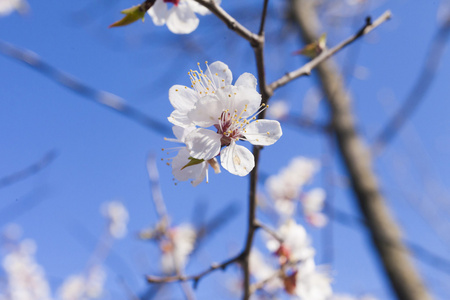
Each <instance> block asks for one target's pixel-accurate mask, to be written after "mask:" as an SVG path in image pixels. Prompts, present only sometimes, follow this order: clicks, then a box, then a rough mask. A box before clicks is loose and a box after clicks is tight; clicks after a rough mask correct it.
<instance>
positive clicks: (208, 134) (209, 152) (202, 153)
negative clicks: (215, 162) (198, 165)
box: [186, 128, 222, 160]
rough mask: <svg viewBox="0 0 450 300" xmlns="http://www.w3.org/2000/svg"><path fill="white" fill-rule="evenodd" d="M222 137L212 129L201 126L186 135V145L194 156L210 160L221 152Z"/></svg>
mask: <svg viewBox="0 0 450 300" xmlns="http://www.w3.org/2000/svg"><path fill="white" fill-rule="evenodd" d="M221 138H222V135H220V134H218V133H216V132H214V131H212V130H208V129H203V128H199V129H197V130H194V131H192V132H191V133H190V134H189V135H188V136H187V137H186V146H187V148H188V150H189V154H190V155H191V156H192V157H193V158H197V159H204V160H208V159H211V158H213V157H215V156H217V155H218V154H219V152H220V139H221Z"/></svg>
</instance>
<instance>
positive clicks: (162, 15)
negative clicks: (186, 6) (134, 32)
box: [147, 0, 169, 26]
mask: <svg viewBox="0 0 450 300" xmlns="http://www.w3.org/2000/svg"><path fill="white" fill-rule="evenodd" d="M147 13H148V14H149V15H150V17H151V18H152V20H153V23H154V24H155V25H156V26H162V25H164V24H166V20H167V14H168V13H169V9H168V8H167V4H166V3H165V2H164V1H163V0H156V2H155V4H153V6H152V7H150V9H149V10H148V11H147Z"/></svg>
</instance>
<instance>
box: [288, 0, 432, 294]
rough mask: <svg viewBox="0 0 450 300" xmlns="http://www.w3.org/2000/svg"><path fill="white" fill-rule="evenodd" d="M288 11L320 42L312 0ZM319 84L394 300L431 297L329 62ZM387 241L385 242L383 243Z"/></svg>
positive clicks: (305, 34) (295, 2) (295, 1)
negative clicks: (417, 270)
mask: <svg viewBox="0 0 450 300" xmlns="http://www.w3.org/2000/svg"><path fill="white" fill-rule="evenodd" d="M291 5H292V11H293V13H294V17H295V19H296V21H297V22H298V24H299V26H300V30H301V35H302V38H303V41H304V43H305V44H309V43H311V42H313V41H316V40H317V39H318V36H319V35H318V32H319V27H320V21H319V18H318V16H317V13H316V11H315V7H314V2H313V1H310V0H291ZM317 72H318V75H319V80H320V84H321V85H322V89H323V91H324V94H325V95H326V98H327V101H328V105H329V107H330V111H331V119H332V129H333V132H334V134H335V136H336V139H337V142H338V147H339V151H340V153H341V155H342V158H343V160H344V163H345V167H346V168H347V171H348V173H349V176H350V180H351V185H352V188H353V191H354V193H355V196H356V200H357V202H358V204H359V207H360V209H361V211H362V213H363V215H364V217H365V218H366V221H367V227H368V229H369V231H370V234H371V238H372V242H373V244H374V246H375V248H376V250H377V251H378V254H379V256H380V258H381V260H382V262H383V266H384V269H385V271H386V273H387V275H388V277H389V280H390V283H391V286H392V288H393V289H394V291H395V293H396V295H397V297H398V299H402V300H426V299H431V296H430V295H429V294H428V292H427V290H426V288H425V286H424V284H423V282H422V281H421V279H420V277H419V275H418V273H417V272H416V270H415V268H414V266H413V265H412V263H411V261H410V258H409V253H408V252H407V250H406V248H405V246H404V245H403V243H402V241H401V233H400V229H399V227H398V225H397V224H396V222H395V221H394V219H393V218H392V216H391V214H390V212H389V210H388V208H387V206H386V204H385V199H384V197H383V195H382V194H381V192H380V188H379V185H378V182H377V178H376V176H375V174H374V172H373V170H372V166H371V157H370V154H369V151H368V149H367V147H366V145H365V144H364V143H363V141H362V139H361V138H360V136H359V135H358V132H357V130H356V126H355V121H354V118H353V114H352V111H351V106H350V102H351V98H350V96H349V94H348V93H347V92H346V90H345V88H344V84H343V81H342V77H341V76H340V74H339V71H338V68H337V66H336V64H335V63H334V62H333V61H332V60H327V61H324V62H322V63H321V64H319V65H318V66H317ZM386 241H388V242H386Z"/></svg>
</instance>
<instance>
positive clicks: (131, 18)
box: [109, 5, 146, 28]
mask: <svg viewBox="0 0 450 300" xmlns="http://www.w3.org/2000/svg"><path fill="white" fill-rule="evenodd" d="M145 12H146V11H145V10H144V9H142V7H141V5H136V6H133V7H130V8H127V9H124V10H122V11H121V13H122V14H124V15H125V17H123V18H122V19H121V20H119V21H117V22H115V23H113V24H111V25H109V28H111V27H119V26H126V25H129V24H131V23H134V22H136V21H137V20H139V19H142V22H144V17H145Z"/></svg>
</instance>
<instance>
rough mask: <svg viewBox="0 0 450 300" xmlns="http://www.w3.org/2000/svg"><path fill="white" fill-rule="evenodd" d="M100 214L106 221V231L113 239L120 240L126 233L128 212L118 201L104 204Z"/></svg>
mask: <svg viewBox="0 0 450 300" xmlns="http://www.w3.org/2000/svg"><path fill="white" fill-rule="evenodd" d="M102 213H103V215H104V216H105V217H106V218H107V219H108V229H109V233H110V234H111V236H113V237H114V238H122V237H124V236H125V234H126V233H127V223H128V211H127V209H126V208H125V206H124V205H123V204H122V203H120V202H119V201H112V202H108V203H105V204H104V205H103V206H102Z"/></svg>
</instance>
